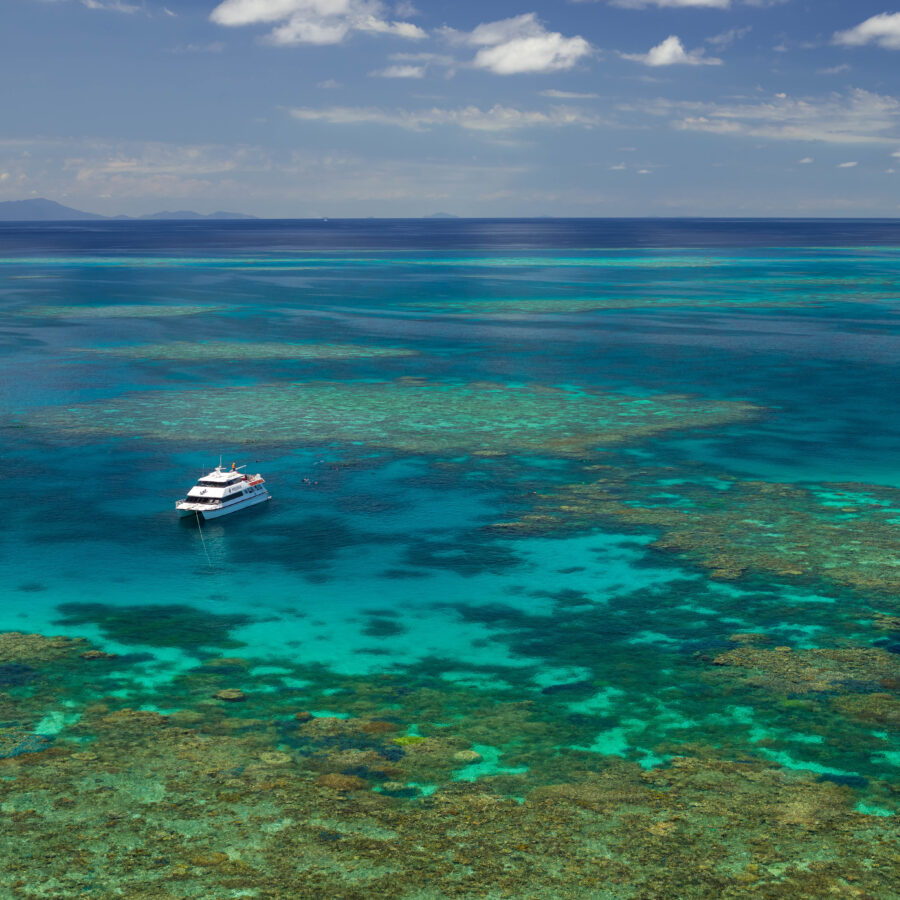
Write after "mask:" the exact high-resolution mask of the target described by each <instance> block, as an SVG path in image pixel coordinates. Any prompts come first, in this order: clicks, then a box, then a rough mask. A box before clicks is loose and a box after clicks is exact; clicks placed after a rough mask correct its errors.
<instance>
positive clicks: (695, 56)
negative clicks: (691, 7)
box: [620, 34, 722, 67]
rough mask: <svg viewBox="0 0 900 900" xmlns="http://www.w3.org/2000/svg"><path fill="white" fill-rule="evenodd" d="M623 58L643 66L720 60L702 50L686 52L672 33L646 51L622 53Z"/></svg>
mask: <svg viewBox="0 0 900 900" xmlns="http://www.w3.org/2000/svg"><path fill="white" fill-rule="evenodd" d="M620 55H621V56H622V57H623V59H630V60H633V61H634V62H640V63H643V64H644V65H645V66H654V67H656V66H676V65H688V66H721V65H722V60H721V59H716V58H715V57H714V56H710V57H707V56H704V55H703V50H691V52H690V53H688V52H687V51H686V50H685V49H684V44H682V43H681V40H680V39H679V38H678V37H677V36H676V35H674V34H671V35H669V37H667V38H666V39H665V40H664V41H663V42H662V43H661V44H657V45H656V46H655V47H652V48H651V49H650V50H648V51H647V53H622V54H620Z"/></svg>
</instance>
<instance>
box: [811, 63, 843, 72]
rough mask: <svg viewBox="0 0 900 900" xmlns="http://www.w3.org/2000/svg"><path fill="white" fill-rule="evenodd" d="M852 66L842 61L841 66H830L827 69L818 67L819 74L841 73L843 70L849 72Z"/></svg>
mask: <svg viewBox="0 0 900 900" xmlns="http://www.w3.org/2000/svg"><path fill="white" fill-rule="evenodd" d="M849 71H850V66H848V65H847V63H841V65H839V66H828V67H827V68H825V69H816V74H817V75H840V74H841V72H849Z"/></svg>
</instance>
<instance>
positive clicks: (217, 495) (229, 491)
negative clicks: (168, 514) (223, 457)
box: [175, 462, 272, 519]
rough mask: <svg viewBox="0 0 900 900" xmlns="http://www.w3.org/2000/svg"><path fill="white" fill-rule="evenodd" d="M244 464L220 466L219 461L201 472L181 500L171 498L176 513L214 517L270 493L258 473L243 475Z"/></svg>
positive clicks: (241, 507)
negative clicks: (201, 475)
mask: <svg viewBox="0 0 900 900" xmlns="http://www.w3.org/2000/svg"><path fill="white" fill-rule="evenodd" d="M244 468H246V466H236V465H235V464H234V463H232V464H231V468H230V469H227V468H223V466H222V463H221V462H220V463H219V465H217V466H216V467H215V469H213V470H212V472H210V473H209V474H208V475H204V476H203V477H202V478H201V479H200V480H199V481H198V482H197V483H196V484H195V485H194V486H193V487H192V488H191V489H190V490H189V491H188V495H187V497H185V498H184V499H183V500H176V501H175V509H176V510H178V515H179V516H182V517H183V516H197V518H198V519H217V518H218V517H219V516H227V515H228V513H233V512H237V511H238V510H239V509H246V508H247V507H248V506H255V505H256V504H257V503H262V502H264V501H265V500H271V499H272V495H271V494H270V493H269V492H268V491H267V490H266V487H265V484H266V483H265V481H264V480H263V477H262V475H244V474H242V473H241V469H244Z"/></svg>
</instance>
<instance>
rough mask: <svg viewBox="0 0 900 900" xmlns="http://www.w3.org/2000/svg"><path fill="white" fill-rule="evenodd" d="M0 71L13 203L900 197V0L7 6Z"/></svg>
mask: <svg viewBox="0 0 900 900" xmlns="http://www.w3.org/2000/svg"><path fill="white" fill-rule="evenodd" d="M885 2H889V3H890V2H894V3H895V4H896V5H895V7H893V8H892V7H890V6H887V7H886V6H885V5H884V3H885ZM0 84H2V85H3V87H2V90H0V200H19V199H27V198H29V197H47V198H50V199H53V200H57V201H59V202H61V203H64V204H66V205H69V206H74V207H76V208H79V209H85V210H88V211H91V212H99V213H103V214H107V215H116V214H127V215H138V214H142V213H149V212H155V211H158V210H164V209H166V210H173V209H176V210H177V209H194V210H197V211H199V212H204V213H206V212H212V211H214V210H220V209H225V210H231V211H236V212H244V213H250V214H254V215H258V216H265V217H317V216H328V217H344V216H360V217H362V216H385V217H393V216H427V215H432V214H434V213H438V212H445V213H449V214H454V215H460V216H816V217H818V216H837V217H844V216H846V217H854V216H891V217H894V216H900V2H898V0H876V2H869V0H857V2H852V3H851V2H848V0H809V2H807V0H552V2H550V0H483V2H474V0H455V2H452V3H438V2H436V0H399V2H388V0H223V2H217V0H2V2H0Z"/></svg>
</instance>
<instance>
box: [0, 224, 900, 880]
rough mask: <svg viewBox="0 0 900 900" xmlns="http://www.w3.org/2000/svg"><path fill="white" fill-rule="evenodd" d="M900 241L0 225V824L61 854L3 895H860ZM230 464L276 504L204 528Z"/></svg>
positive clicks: (888, 848) (870, 812)
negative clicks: (199, 500) (670, 889)
mask: <svg viewBox="0 0 900 900" xmlns="http://www.w3.org/2000/svg"><path fill="white" fill-rule="evenodd" d="M898 245H900V226H896V225H893V224H891V223H841V224H827V223H793V225H792V226H790V227H788V226H786V225H785V223H780V222H773V223H768V224H767V223H758V222H756V223H741V222H733V223H723V224H721V225H720V226H719V227H718V228H717V229H715V230H713V229H711V228H707V227H705V226H704V225H703V223H699V224H698V223H690V222H686V223H681V224H680V225H679V224H678V223H666V224H665V225H661V224H660V223H658V222H648V223H644V224H643V225H640V223H634V222H631V223H626V224H625V225H624V226H623V225H622V223H606V224H604V223H602V222H581V223H579V222H565V223H560V222H554V221H548V222H544V223H541V222H532V223H521V222H497V223H493V224H490V223H466V222H460V223H450V224H447V223H440V222H438V223H429V222H423V223H418V224H417V225H416V226H415V227H412V226H409V227H407V226H406V225H403V226H401V225H400V224H398V223H386V224H385V223H381V224H373V223H368V224H367V223H334V224H332V223H327V224H322V223H309V224H308V225H305V226H304V225H297V224H296V223H258V224H252V223H251V224H249V225H248V224H245V223H242V224H241V225H240V227H237V226H233V225H230V224H228V223H221V224H204V225H203V226H202V227H200V226H191V227H190V228H185V227H184V226H182V225H180V224H178V223H171V224H169V225H158V224H151V223H137V224H134V223H112V224H109V225H106V224H104V225H100V226H97V225H90V226H87V225H85V226H77V225H67V226H65V227H59V226H53V225H46V226H27V227H23V228H16V227H15V226H3V227H2V229H0V286H2V289H3V290H2V295H0V296H2V320H3V335H4V340H3V344H2V354H3V363H4V371H5V377H4V379H3V382H2V387H0V391H2V393H0V396H2V402H3V416H2V421H0V426H2V430H3V434H4V437H5V438H6V440H5V441H4V444H5V462H6V465H7V467H8V470H9V471H11V472H14V473H15V477H14V479H13V480H12V482H11V486H10V489H11V491H12V494H13V497H12V500H13V502H12V503H11V504H10V505H9V507H8V513H7V527H6V528H5V529H4V531H3V533H2V535H0V548H2V553H3V555H4V558H5V560H6V563H7V564H6V565H5V566H4V567H3V569H2V571H0V591H2V594H3V596H4V598H5V600H6V602H5V603H4V605H3V608H2V612H0V618H2V621H0V631H4V632H15V633H21V634H37V635H43V636H45V638H46V640H44V642H43V643H42V642H41V639H38V638H25V637H22V636H21V634H20V635H16V634H13V635H12V636H8V637H7V638H6V639H5V640H6V643H5V644H3V643H2V641H0V656H2V660H0V680H3V684H2V685H0V691H2V692H3V693H2V694H0V708H2V713H3V715H2V716H0V719H2V721H3V728H4V729H5V730H4V733H3V735H2V742H0V765H3V766H5V768H6V772H5V773H2V774H4V778H5V780H4V781H3V783H2V784H3V791H4V795H3V799H2V800H0V809H3V810H4V811H5V812H6V813H7V814H9V815H14V816H17V817H19V818H18V819H17V820H16V821H17V822H18V824H19V827H20V828H21V829H22V830H23V834H24V836H25V837H24V839H25V840H26V841H33V842H34V844H35V846H37V845H39V844H41V845H46V846H53V847H54V848H55V853H56V854H57V856H58V858H59V859H60V861H61V862H60V865H59V866H56V865H55V864H54V865H51V864H46V863H45V864H41V863H39V862H28V861H20V862H19V863H18V864H17V865H18V866H19V868H18V869H17V870H15V871H14V870H13V869H10V875H9V876H8V877H9V880H8V882H7V883H6V889H7V890H15V891H18V892H19V893H18V894H14V896H19V895H21V896H26V897H32V896H34V897H38V896H58V895H59V892H60V891H62V892H63V893H64V894H66V893H68V894H71V893H73V892H75V891H76V890H77V891H79V892H82V893H85V894H86V895H88V896H143V895H142V894H140V893H137V894H135V893H134V891H135V890H149V891H151V894H150V895H153V896H173V897H188V896H198V897H232V896H259V897H279V896H298V895H303V896H306V895H307V894H303V893H302V892H301V893H299V894H298V893H297V892H298V890H300V889H299V888H298V887H297V885H298V884H300V883H301V882H302V883H304V884H307V885H308V886H307V887H304V888H302V890H303V891H307V892H308V895H309V896H323V895H330V896H346V897H355V896H382V895H383V896H398V895H400V896H410V897H413V896H417V897H418V896H445V895H462V896H473V897H475V896H488V886H489V885H490V886H491V887H490V889H491V890H494V891H495V892H496V895H497V896H524V895H528V896H560V895H569V896H611V897H629V896H647V890H648V887H647V886H648V885H651V884H652V885H656V886H657V887H654V890H663V889H662V888H659V887H658V885H660V884H665V883H666V879H676V880H675V881H674V882H671V883H672V884H677V883H680V882H678V881H677V879H678V878H679V877H681V878H684V877H687V876H686V874H685V873H687V872H693V866H694V861H695V859H696V858H697V856H698V854H699V857H700V858H702V859H704V860H706V863H705V870H704V873H703V874H702V876H696V873H695V874H694V880H693V881H692V884H693V887H691V888H690V890H685V889H683V888H681V889H678V890H679V895H692V896H723V895H725V896H730V895H734V896H738V895H746V894H748V893H749V894H753V893H754V892H758V893H759V894H760V896H766V895H767V894H766V892H767V891H772V890H778V891H781V892H791V891H793V892H794V893H795V894H796V895H797V896H809V895H812V894H814V893H816V892H819V893H821V892H827V891H829V890H830V891H832V892H834V891H838V892H840V891H844V890H849V887H848V885H850V884H851V883H855V884H862V885H863V889H864V890H868V891H870V894H871V895H877V894H878V893H879V890H880V889H881V888H883V887H884V885H885V883H886V882H885V881H884V877H885V876H884V874H883V872H882V870H881V869H880V868H879V867H880V866H882V865H884V866H888V867H889V864H890V860H891V859H892V857H891V853H895V852H896V849H895V848H893V849H892V847H893V845H892V843H891V842H892V839H893V837H894V836H895V829H894V828H893V822H894V821H895V820H894V818H893V816H894V814H895V813H896V810H897V806H898V803H897V798H898V794H897V790H898V787H897V786H898V774H900V773H898V759H900V756H898V752H900V750H898V743H897V724H898V717H900V704H898V701H897V696H896V690H897V686H898V684H900V667H898V665H897V660H898V651H900V633H898V632H900V619H898V613H900V610H898V609H897V603H896V596H897V594H896V578H897V576H896V567H897V559H898V557H897V555H896V554H897V547H898V542H897V540H896V534H898V533H900V493H898V482H897V478H898V476H897V471H898V469H897V464H896V447H897V438H898V433H897V431H898V424H897V423H898V422H900V417H898V415H897V413H898V406H900V399H898V397H897V393H896V390H895V389H894V385H896V384H897V383H898V372H897V368H898V361H900V343H898V341H900V335H898V326H897V319H896V313H895V305H896V299H895V296H894V292H895V291H896V290H897V284H898V278H900V270H898V264H900V255H898V249H897V247H898ZM230 347H233V348H234V352H233V353H229V348H230ZM142 348H145V350H144V351H142ZM648 422H649V423H650V424H649V425H648V424H647V423H648ZM219 454H223V455H224V458H225V460H226V462H230V461H231V460H236V461H237V462H238V463H239V464H241V463H245V462H246V463H247V464H248V465H249V467H250V468H251V469H252V470H253V471H256V470H257V469H258V470H260V471H262V472H263V474H264V475H265V476H266V478H267V481H268V484H269V487H270V490H271V492H272V494H273V497H274V499H273V501H272V502H271V503H268V504H265V505H263V506H262V507H257V508H254V509H252V510H249V511H247V512H244V513H241V514H238V515H235V516H232V517H226V518H224V519H220V520H217V521H215V522H210V523H208V524H207V525H205V526H204V528H203V531H202V534H201V532H200V531H199V530H198V529H197V528H196V526H195V525H193V524H192V523H190V522H179V521H178V520H176V519H175V518H174V516H173V511H172V505H173V503H174V500H175V499H176V498H177V497H178V496H180V495H181V494H182V492H183V491H184V490H185V489H186V488H187V487H188V486H189V485H190V484H191V483H192V481H193V480H194V479H195V478H196V476H197V475H198V474H199V473H200V472H201V471H202V470H203V469H204V468H205V467H208V466H210V465H211V464H213V463H214V462H216V461H217V460H218V458H219ZM895 512H897V514H896V515H894V513H895ZM58 636H67V637H69V638H73V639H84V640H85V641H86V642H87V643H76V641H74V640H73V641H71V642H65V641H63V642H60V641H58V640H56V642H55V643H54V640H55V639H56V638H57V637H58ZM82 654H87V656H84V655H82ZM223 690H224V691H239V692H241V695H240V698H239V699H237V700H235V699H233V698H231V699H223V698H222V697H220V696H219V694H220V693H221V692H222V691H223ZM309 713H311V714H312V716H311V717H310V716H309V715H308V714H309ZM210 741H214V742H215V743H216V748H217V749H216V754H214V755H212V756H209V757H208V759H206V758H204V754H203V752H202V748H203V747H207V748H208V747H209V742H210ZM153 748H155V750H156V754H155V756H154V755H153V753H152V752H151V751H152V750H153ZM198 748H201V749H198ZM197 766H200V767H201V769H202V777H201V776H200V775H198V772H199V771H200V769H197V768H196V767H197ZM204 767H206V768H204ZM91 779H93V781H91ZM90 784H94V785H95V787H90V788H89V787H88V786H89V785H90ZM96 785H103V786H104V787H103V790H104V794H103V796H104V798H105V799H104V803H107V802H108V803H111V804H113V806H115V805H116V804H122V805H123V806H124V807H127V806H128V805H129V804H131V805H132V806H134V804H137V805H138V806H139V808H140V810H141V813H142V815H143V817H144V818H145V819H146V820H147V822H148V823H150V824H147V826H146V828H144V829H143V830H142V828H141V827H139V826H138V825H131V824H129V825H128V826H127V828H125V826H121V827H120V831H122V829H124V831H122V836H121V838H120V837H119V836H117V833H116V829H115V828H112V829H110V826H109V821H113V820H114V821H120V819H117V818H115V816H118V815H119V813H112V812H110V810H108V809H105V807H104V811H103V814H102V816H101V815H100V813H99V812H98V813H97V814H96V815H94V813H92V812H91V810H92V809H93V808H94V807H95V806H96V802H97V796H98V795H97V793H96V791H97V790H98V788H96ZM738 798H741V799H740V800H739V799H738ZM298 804H299V805H298ZM723 806H724V807H727V808H732V807H734V808H735V812H734V814H733V817H732V819H731V820H730V821H729V823H728V826H727V828H722V829H721V830H718V829H713V831H709V824H708V823H709V821H710V819H709V817H710V816H711V815H713V814H714V811H716V810H719V809H720V808H722V807H723ZM200 808H203V809H204V810H205V812H204V815H208V816H209V817H211V819H210V821H215V822H216V823H217V834H216V832H215V831H213V830H209V829H205V828H203V827H200V826H199V825H197V824H196V822H197V817H198V815H199V813H198V810H199V809H200ZM29 810H30V812H29ZM186 810H187V811H189V812H186ZM235 810H241V811H242V812H241V813H240V814H239V815H238V816H237V817H236V816H235ZM451 810H452V811H451ZM151 811H152V815H151ZM110 815H112V816H113V819H109V818H108V817H109V816H110ZM73 816H76V817H78V816H80V817H81V819H80V820H81V821H83V822H84V823H85V824H84V825H83V832H82V838H81V840H82V843H84V842H86V846H89V847H90V852H89V853H88V855H87V856H84V855H82V856H80V857H79V856H78V854H77V853H76V849H75V844H74V843H72V841H73V840H74V839H73V838H72V837H71V835H69V834H68V828H69V824H68V823H70V821H71V817H73ZM151 820H152V822H151ZM191 822H194V824H190V823H191ZM286 822H287V823H288V824H285V823H286ZM454 822H455V823H456V824H455V825H454V824H453V823H454ZM773 822H774V823H776V824H775V826H772V825H771V823H773ZM239 823H240V824H239ZM248 823H249V824H248ZM323 823H325V824H323ZM548 823H553V825H552V827H550V826H548ZM773 827H774V834H769V836H768V837H766V838H765V839H763V838H762V837H761V834H762V833H765V832H766V831H767V829H768V831H770V832H771V831H772V830H773ZM548 828H549V830H548ZM551 832H552V833H553V834H555V835H556V838H555V840H558V841H559V842H561V843H560V844H556V843H554V842H553V841H551V840H550V839H549V837H548V835H549V834H550V833H551ZM163 833H164V834H166V835H168V837H166V838H165V841H164V842H163V843H164V844H165V846H164V847H162V845H160V844H159V842H160V841H163V838H161V837H160V834H163ZM413 834H417V835H420V836H424V837H421V840H422V841H424V842H425V845H427V847H426V849H425V850H423V851H421V854H420V855H419V856H417V857H415V861H412V860H413V858H412V857H409V858H408V859H407V858H404V854H407V853H408V852H409V848H410V847H411V846H412V845H411V844H409V843H408V840H410V839H411V837H412V835H413ZM673 834H677V835H678V837H679V847H678V849H677V850H676V849H674V848H673V847H672V846H671V842H670V837H671V835H673ZM217 835H218V836H217ZM323 835H324V837H323ZM385 835H393V837H390V838H388V837H386V836H385ZM522 835H528V838H527V840H524V842H523V838H522ZM860 835H865V836H866V838H865V839H866V842H867V844H866V846H867V853H869V854H870V856H871V857H872V858H874V859H875V862H874V863H872V864H871V865H868V866H867V867H862V866H861V865H860V863H859V859H860V858H861V855H860V854H859V853H858V848H857V845H856V844H855V843H854V841H858V840H860V837H859V836H860ZM667 842H669V843H667ZM76 843H77V842H76ZM463 844H465V845H466V847H467V848H468V849H465V848H463V846H462V845H463ZM470 845H471V846H470ZM476 846H481V847H482V848H483V849H482V850H481V851H480V852H476V851H473V850H472V847H476ZM560 846H563V847H564V848H565V849H564V850H560ZM161 847H162V848H161ZM600 847H605V848H606V849H605V850H602V851H601V850H599V849H598V848H600ZM873 847H874V848H876V849H873ZM522 848H524V849H522ZM823 848H824V849H823ZM511 853H512V854H518V856H517V857H516V859H517V860H518V861H517V862H516V864H515V865H512V866H510V865H506V866H501V865H500V863H498V860H501V859H503V858H505V857H506V856H507V855H509V854H511ZM560 853H562V858H563V859H564V860H565V861H566V863H565V865H564V866H563V868H562V869H553V870H552V872H551V871H550V868H552V867H550V868H548V863H549V861H550V860H557V859H558V858H560ZM879 854H880V855H879ZM286 855H287V856H290V858H291V859H293V860H294V862H293V863H292V864H290V865H288V864H285V863H284V858H285V856H286ZM101 857H102V858H104V859H106V860H111V861H112V862H109V863H108V864H107V865H108V868H107V871H106V873H105V874H103V875H98V874H97V871H98V870H97V868H96V860H98V859H100V858H101ZM448 859H450V860H452V864H450V863H448V862H447V860H448ZM667 859H668V862H666V860H667ZM66 860H67V861H68V862H67V865H65V866H64V865H62V861H66ZM360 860H363V861H362V862H360ZM501 870H502V871H501ZM679 873H681V874H680V875H679ZM848 874H849V875H851V876H852V878H851V880H850V881H847V880H846V876H847V875H848ZM423 878H425V879H426V881H425V882H423V881H422V879H423ZM137 886H139V887H137ZM398 886H399V887H398ZM429 890H430V891H432V893H430V894H429V893H422V891H429ZM54 891H56V892H57V893H56V894H54ZM129 891H132V893H130V894H129Z"/></svg>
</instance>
